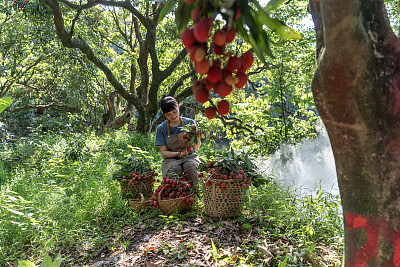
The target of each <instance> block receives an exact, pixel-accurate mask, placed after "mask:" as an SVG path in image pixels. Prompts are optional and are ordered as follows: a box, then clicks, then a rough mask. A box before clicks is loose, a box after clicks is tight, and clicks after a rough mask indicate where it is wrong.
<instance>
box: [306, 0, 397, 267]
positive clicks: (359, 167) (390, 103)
mask: <svg viewBox="0 0 400 267" xmlns="http://www.w3.org/2000/svg"><path fill="white" fill-rule="evenodd" d="M309 8H310V13H311V14H312V17H313V21H314V25H315V32H316V42H317V44H316V48H317V53H316V54H317V66H316V70H315V73H314V77H313V82H312V90H313V94H314V99H315V104H316V106H317V109H318V112H319V114H320V116H321V118H322V120H323V122H324V124H325V126H326V129H327V131H328V134H329V138H330V141H331V145H332V149H333V153H334V157H335V162H336V170H337V175H338V183H339V188H340V195H341V201H342V206H343V213H344V231H345V260H344V261H345V266H400V40H399V39H398V37H396V35H395V34H394V33H393V31H392V28H391V26H390V23H389V20H388V17H387V14H386V10H385V6H384V1H383V0H310V2H309Z"/></svg>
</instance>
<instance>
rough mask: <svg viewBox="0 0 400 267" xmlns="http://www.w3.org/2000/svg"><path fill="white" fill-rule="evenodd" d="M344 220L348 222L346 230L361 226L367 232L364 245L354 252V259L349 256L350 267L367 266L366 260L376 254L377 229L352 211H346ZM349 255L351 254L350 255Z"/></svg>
mask: <svg viewBox="0 0 400 267" xmlns="http://www.w3.org/2000/svg"><path fill="white" fill-rule="evenodd" d="M346 222H347V224H348V227H347V230H352V229H355V228H363V229H364V231H365V233H366V234H367V240H366V242H365V244H364V246H362V247H361V249H360V250H359V251H357V253H356V255H355V256H356V258H355V260H353V259H351V258H350V262H349V266H350V267H364V266H367V264H368V262H369V261H370V260H371V259H372V258H373V257H374V256H375V255H377V254H379V252H378V251H376V249H377V247H378V231H377V230H376V228H375V227H374V226H373V225H370V224H369V223H368V220H367V219H366V218H364V217H362V216H358V215H356V214H352V213H346ZM350 256H351V255H350Z"/></svg>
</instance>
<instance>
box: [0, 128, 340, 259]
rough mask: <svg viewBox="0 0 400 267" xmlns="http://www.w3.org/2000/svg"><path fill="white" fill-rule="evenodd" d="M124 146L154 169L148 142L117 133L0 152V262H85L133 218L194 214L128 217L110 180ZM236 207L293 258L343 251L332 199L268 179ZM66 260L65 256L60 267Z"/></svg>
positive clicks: (34, 141)
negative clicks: (325, 249)
mask: <svg viewBox="0 0 400 267" xmlns="http://www.w3.org/2000/svg"><path fill="white" fill-rule="evenodd" d="M128 144H129V145H131V146H135V147H139V148H141V149H142V150H145V151H148V152H149V154H150V155H151V156H153V157H154V164H155V165H156V166H157V171H158V172H160V167H161V166H160V165H161V155H160V153H159V151H158V150H157V148H156V147H154V145H153V144H154V140H153V137H146V136H142V135H138V134H127V133H125V132H116V133H113V134H109V135H105V136H95V135H93V134H71V135H64V136H61V135H52V134H47V135H41V136H35V137H34V138H31V139H27V140H24V141H21V142H18V143H15V144H7V145H6V146H3V147H2V148H0V159H1V161H0V177H1V178H0V217H1V220H0V265H1V266H4V265H7V264H9V263H13V264H15V263H16V261H17V260H22V259H24V260H31V261H38V260H39V259H41V258H44V255H46V254H50V255H51V256H52V257H53V258H54V257H55V255H57V253H61V254H65V255H67V254H68V253H82V252H85V253H87V257H90V255H91V253H93V252H94V251H96V249H98V248H100V247H102V246H103V245H104V244H107V246H109V247H110V249H112V246H113V244H112V243H108V240H107V236H108V234H109V233H110V231H111V232H117V231H118V229H122V228H124V227H125V226H127V225H133V224H135V223H136V222H138V221H139V220H143V219H146V218H149V219H151V220H154V218H156V219H157V220H159V221H160V224H159V227H168V225H169V224H172V223H174V222H175V221H176V220H178V221H179V220H181V219H182V220H183V219H185V216H186V217H194V216H201V214H199V213H196V212H197V211H198V209H195V210H194V211H192V212H189V213H188V214H187V215H185V216H183V217H182V216H178V217H169V216H168V217H167V216H164V217H160V216H159V213H158V212H149V213H140V214H138V213H134V212H132V210H131V209H130V208H129V206H128V205H127V202H126V200H125V199H123V197H122V195H121V192H120V188H119V184H118V182H117V181H115V180H113V179H112V174H113V172H115V171H116V170H117V169H118V166H117V165H116V164H115V162H117V161H118V160H121V159H122V158H123V157H124V155H126V154H127V153H128V152H129V148H128V147H127V145H128ZM200 153H201V151H200ZM198 205H200V206H201V203H199V204H198ZM244 210H245V214H244V216H243V217H242V218H241V219H240V220H242V223H243V225H244V226H245V227H246V226H248V225H250V226H249V227H256V226H257V227H260V228H261V229H262V230H263V232H264V237H263V238H264V239H265V238H275V239H279V238H285V239H287V240H290V242H291V243H293V244H295V245H297V246H298V247H299V248H301V249H299V251H298V252H299V253H302V252H301V251H302V250H306V249H307V248H308V247H310V246H311V245H312V244H314V243H323V244H326V245H333V246H335V247H337V249H338V250H340V248H341V247H342V246H343V244H342V238H343V233H342V230H341V229H342V220H341V211H340V202H339V199H338V197H336V196H333V195H330V194H328V193H324V192H321V193H320V194H319V195H318V196H317V197H311V196H309V197H305V198H301V197H299V196H297V195H296V193H295V192H291V191H289V190H287V189H284V188H282V187H280V186H278V185H277V184H275V183H273V182H270V183H268V184H266V185H263V186H262V187H259V188H255V187H250V190H249V194H248V201H247V203H246V205H245V209H244ZM250 221H251V222H250ZM254 242H256V241H254ZM257 242H262V238H261V239H260V240H258V241H257ZM248 246H250V247H251V244H250V245H248ZM246 249H247V250H249V251H251V248H243V251H247V250H246ZM303 252H304V251H303ZM249 255H250V254H249ZM249 257H250V256H249ZM251 257H255V256H254V255H253V256H251ZM251 257H250V258H249V260H251ZM275 260H276V261H277V262H282V261H283V260H284V258H282V259H278V258H277V259H275ZM69 261H71V258H69V257H65V259H64V263H65V264H67V265H68V264H72V262H69ZM288 266H289V265H288Z"/></svg>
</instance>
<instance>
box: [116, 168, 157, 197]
mask: <svg viewBox="0 0 400 267" xmlns="http://www.w3.org/2000/svg"><path fill="white" fill-rule="evenodd" d="M155 176H158V173H156V172H155V171H150V172H145V173H140V172H131V173H129V174H128V175H126V176H123V177H122V179H121V180H119V182H120V185H121V191H122V194H124V195H125V197H127V198H130V199H132V198H137V197H138V196H139V194H143V196H144V198H146V199H148V198H150V197H151V196H152V195H153V191H154V186H153V184H154V182H155Z"/></svg>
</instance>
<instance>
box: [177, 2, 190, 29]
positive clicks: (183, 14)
mask: <svg viewBox="0 0 400 267" xmlns="http://www.w3.org/2000/svg"><path fill="white" fill-rule="evenodd" d="M192 9H193V5H189V4H187V3H186V2H184V1H182V3H179V6H178V8H177V10H176V12H175V23H176V26H177V28H178V32H179V33H181V32H182V31H183V30H184V29H185V28H186V26H187V24H188V22H189V20H190V19H191V18H192V15H191V14H192Z"/></svg>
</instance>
